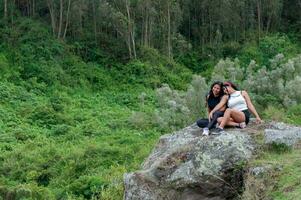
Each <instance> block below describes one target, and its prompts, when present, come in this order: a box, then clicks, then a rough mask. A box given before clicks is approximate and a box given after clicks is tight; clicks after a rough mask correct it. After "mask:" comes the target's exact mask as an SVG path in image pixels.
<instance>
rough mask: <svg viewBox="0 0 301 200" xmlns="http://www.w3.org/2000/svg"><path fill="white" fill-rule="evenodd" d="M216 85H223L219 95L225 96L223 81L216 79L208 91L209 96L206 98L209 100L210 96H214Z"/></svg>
mask: <svg viewBox="0 0 301 200" xmlns="http://www.w3.org/2000/svg"><path fill="white" fill-rule="evenodd" d="M215 85H219V86H220V87H221V90H220V92H219V95H218V97H222V96H224V91H223V83H222V82H221V81H215V82H214V83H212V84H211V86H210V91H209V93H208V98H207V97H206V100H208V99H209V98H213V97H214V94H213V92H212V89H213V87H214V86H215Z"/></svg>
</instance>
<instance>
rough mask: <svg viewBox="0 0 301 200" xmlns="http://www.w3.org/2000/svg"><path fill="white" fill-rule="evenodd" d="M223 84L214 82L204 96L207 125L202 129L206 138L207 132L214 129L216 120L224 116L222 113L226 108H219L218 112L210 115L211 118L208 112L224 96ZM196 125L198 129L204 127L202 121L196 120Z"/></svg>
mask: <svg viewBox="0 0 301 200" xmlns="http://www.w3.org/2000/svg"><path fill="white" fill-rule="evenodd" d="M222 88H223V83H222V82H220V81H217V82H214V83H213V84H212V85H211V87H210V91H209V94H208V95H207V96H206V105H207V110H208V119H209V123H208V125H207V126H206V127H205V128H204V129H203V135H205V136H207V135H209V130H210V129H211V128H212V127H214V126H215V125H216V123H217V119H218V118H219V117H222V116H223V115H224V111H225V110H226V106H224V107H222V108H220V109H219V110H217V111H215V112H214V114H213V115H212V118H211V117H209V114H210V112H211V111H212V110H213V109H214V108H215V106H216V105H218V104H219V103H220V101H221V99H222V97H223V96H224V92H223V90H222ZM197 125H198V126H199V127H204V125H203V120H198V121H197Z"/></svg>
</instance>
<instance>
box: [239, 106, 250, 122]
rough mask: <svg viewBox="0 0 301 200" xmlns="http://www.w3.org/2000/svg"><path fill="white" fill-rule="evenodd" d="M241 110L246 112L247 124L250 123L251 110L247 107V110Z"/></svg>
mask: <svg viewBox="0 0 301 200" xmlns="http://www.w3.org/2000/svg"><path fill="white" fill-rule="evenodd" d="M241 112H243V113H244V114H245V118H246V121H245V122H246V124H248V123H249V121H250V115H251V114H250V112H249V110H248V109H247V110H242V111H241Z"/></svg>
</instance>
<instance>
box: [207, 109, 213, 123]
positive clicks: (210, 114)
mask: <svg viewBox="0 0 301 200" xmlns="http://www.w3.org/2000/svg"><path fill="white" fill-rule="evenodd" d="M212 117H213V112H212V111H211V112H210V113H209V118H208V119H209V122H210V121H211V119H212Z"/></svg>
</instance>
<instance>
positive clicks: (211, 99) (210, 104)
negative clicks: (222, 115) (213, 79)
mask: <svg viewBox="0 0 301 200" xmlns="http://www.w3.org/2000/svg"><path fill="white" fill-rule="evenodd" d="M221 98H222V97H215V96H213V95H212V96H211V97H210V96H209V98H208V100H207V105H208V107H209V109H210V110H213V108H214V107H215V106H216V105H217V104H219V102H220V101H221Z"/></svg>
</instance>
